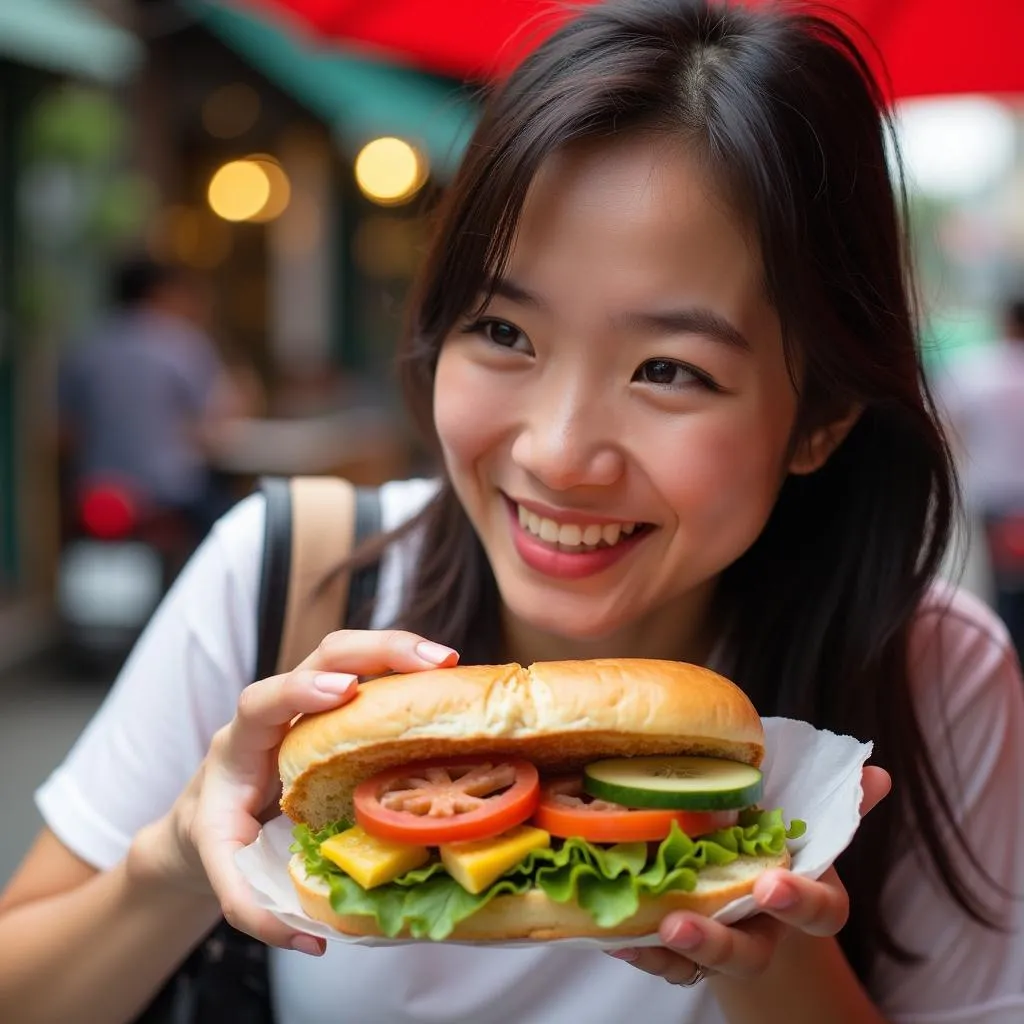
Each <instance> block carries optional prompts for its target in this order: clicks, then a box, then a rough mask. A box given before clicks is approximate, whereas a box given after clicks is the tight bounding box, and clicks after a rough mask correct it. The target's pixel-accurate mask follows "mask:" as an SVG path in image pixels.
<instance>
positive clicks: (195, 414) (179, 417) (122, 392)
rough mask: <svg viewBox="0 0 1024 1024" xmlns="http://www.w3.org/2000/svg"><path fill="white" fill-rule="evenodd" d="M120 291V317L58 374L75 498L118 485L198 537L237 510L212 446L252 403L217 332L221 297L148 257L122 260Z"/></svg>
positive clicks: (116, 295)
mask: <svg viewBox="0 0 1024 1024" xmlns="http://www.w3.org/2000/svg"><path fill="white" fill-rule="evenodd" d="M112 284H113V287H112V296H111V297H112V300H113V304H114V307H115V309H114V312H113V314H112V315H111V316H110V317H109V318H108V319H106V320H105V321H104V322H103V324H102V325H101V326H100V327H99V328H98V329H97V330H95V331H94V332H93V334H92V335H91V336H90V337H88V338H86V339H85V341H84V342H83V343H82V344H79V345H77V346H76V347H75V348H74V349H73V350H72V351H71V352H70V353H69V354H68V356H67V357H66V359H65V361H64V362H63V364H62V366H61V367H60V371H59V388H58V401H59V418H60V434H61V443H62V451H63V453H64V456H65V459H66V462H67V467H68V471H69V473H68V476H69V483H70V486H71V493H75V492H76V491H77V490H78V488H79V487H80V486H82V485H83V484H87V483H88V482H90V481H96V480H104V481H118V482H120V483H121V484H123V485H124V486H126V487H127V488H128V489H129V490H130V492H131V493H132V495H133V497H135V498H136V499H137V500H138V501H140V502H141V503H142V504H143V505H144V506H145V507H146V508H148V509H152V510H159V511H176V512H179V513H181V514H182V515H183V516H184V518H185V519H186V521H187V522H188V524H189V525H190V527H191V529H192V532H193V533H194V539H196V540H198V539H200V538H201V537H202V536H204V535H205V533H206V532H207V530H208V529H209V527H210V526H211V525H212V524H213V522H214V521H215V520H216V519H217V517H218V516H219V515H220V514H221V513H222V512H224V511H225V510H226V508H227V506H228V504H229V498H228V496H227V495H226V494H225V493H224V489H223V487H222V486H221V485H220V484H219V483H218V482H217V480H216V478H215V477H214V474H213V473H212V471H211V467H210V462H209V455H208V453H209V450H210V448H211V446H212V444H213V443H214V441H215V439H216V437H217V434H218V432H219V430H220V429H221V428H222V427H223V425H224V423H225V422H226V421H228V420H229V419H231V418H232V417H234V416H236V415H239V414H241V413H243V412H244V411H245V405H246V401H245V399H244V396H243V394H242V392H241V391H240V389H239V388H238V387H237V386H236V385H235V384H234V382H233V380H232V377H231V374H230V373H229V371H228V369H227V367H226V366H225V364H224V362H223V360H222V359H221V357H220V356H219V354H218V351H217V348H216V346H215V344H214V342H213V341H212V339H211V336H210V333H209V327H210V320H211V312H212V293H211V289H210V287H209V284H208V283H207V282H206V281H204V280H203V279H202V278H201V277H199V276H198V275H197V274H196V273H195V272H193V271H191V270H188V269H186V268H183V267H179V266H174V265H169V264H163V263H159V262H156V261H154V260H151V259H149V258H146V257H134V258H131V259H129V260H127V261H125V262H124V263H123V264H121V265H120V266H119V267H118V268H117V270H116V272H115V273H114V275H113V282H112Z"/></svg>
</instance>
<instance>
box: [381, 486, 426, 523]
mask: <svg viewBox="0 0 1024 1024" xmlns="http://www.w3.org/2000/svg"><path fill="white" fill-rule="evenodd" d="M440 486H441V482H440V480H437V479H436V478H416V479H412V480H392V481H391V482H390V483H386V484H383V485H382V486H381V488H380V504H381V525H382V527H383V529H384V530H397V529H398V528H399V527H401V526H404V525H405V524H406V523H407V522H408V521H409V520H410V519H412V518H414V517H415V516H417V515H419V513H420V512H422V511H423V509H424V508H425V507H426V505H427V503H428V502H429V501H430V500H431V498H433V497H434V496H435V495H436V494H437V492H438V490H439V489H440Z"/></svg>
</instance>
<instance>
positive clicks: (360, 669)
mask: <svg viewBox="0 0 1024 1024" xmlns="http://www.w3.org/2000/svg"><path fill="white" fill-rule="evenodd" d="M457 661H458V654H457V653H456V652H455V651H452V650H450V649H449V648H447V647H442V646H441V645H439V644H435V643H433V642H431V641H429V640H425V639H424V638H423V637H420V636H416V635H415V634H413V633H406V632H402V631H400V630H341V631H340V632H337V633H331V634H330V635H329V636H327V637H326V638H325V639H324V640H323V642H322V643H321V644H320V645H319V647H318V648H317V649H316V650H315V651H314V652H313V653H312V654H311V655H310V656H309V657H308V658H306V660H305V661H304V662H303V663H302V664H301V665H300V666H299V667H298V668H296V669H295V670H294V671H292V672H288V673H286V674H284V675H279V676H271V677H270V678H268V679H261V680H260V681H259V682H255V683H253V684H252V685H251V686H247V687H246V688H245V689H244V690H243V691H242V693H241V696H240V697H239V700H238V708H237V710H236V713H235V717H234V718H233V719H232V720H231V722H229V723H228V724H227V725H226V726H224V727H223V728H222V729H220V730H219V731H218V732H217V733H216V734H215V736H214V738H213V742H212V743H211V745H210V750H209V753H208V754H207V756H206V758H205V759H204V760H203V763H202V764H201V765H200V767H199V770H198V771H197V772H196V774H195V775H194V776H193V778H192V781H191V782H190V783H189V785H188V787H187V789H186V790H185V792H184V793H182V795H181V796H180V797H179V798H178V800H177V801H175V804H174V806H173V807H172V808H171V810H170V811H169V812H168V814H167V815H166V816H165V817H163V818H161V819H159V820H158V821H156V822H154V823H153V824H152V825H149V826H147V827H146V828H144V829H142V830H141V831H140V832H139V833H138V835H137V836H136V837H135V840H134V842H133V843H132V849H131V852H130V853H129V857H128V867H129V871H130V872H131V873H132V874H133V875H134V876H135V877H137V878H139V879H140V881H141V882H142V884H154V883H155V884H160V883H163V884H165V885H166V884H170V885H173V886H176V887H179V888H188V889H190V890H192V891H196V892H200V893H211V892H212V896H214V897H215V898H216V900H217V901H218V902H219V903H220V908H221V913H222V914H223V915H224V917H225V918H226V919H227V921H228V922H229V923H230V924H231V925H232V926H234V927H235V928H237V929H239V930H240V931H243V932H247V933H248V934H249V935H252V936H254V937H256V938H257V939H260V940H261V941H263V942H265V943H267V944H268V945H271V946H280V947H282V948H285V949H298V950H301V951H302V952H306V953H314V954H320V953H322V952H323V948H324V946H323V942H322V940H320V939H318V938H314V937H313V936H311V935H307V934H303V933H299V932H296V931H295V929H294V928H292V927H290V926H288V925H286V924H284V923H283V922H281V921H279V920H278V919H277V918H276V917H274V916H273V915H272V914H270V913H269V912H267V911H265V910H261V909H259V908H258V907H256V906H255V905H254V903H253V901H252V896H251V890H250V888H249V885H248V883H247V882H246V881H245V879H244V878H243V877H242V875H241V874H240V873H239V871H238V869H237V868H236V867H235V853H236V852H237V851H238V850H239V849H241V848H242V847H243V846H247V845H248V844H249V843H251V842H253V841H254V840H255V839H256V836H257V834H258V833H259V830H260V826H261V824H262V822H263V821H264V820H266V819H267V818H269V817H271V816H272V812H273V811H274V810H275V809H276V802H277V799H278V796H279V793H280V777H279V775H278V770H277V751H278V747H279V746H280V744H281V741H282V739H283V738H284V736H285V733H286V732H287V731H288V727H289V724H290V723H291V721H292V719H293V718H295V716H296V715H299V714H308V713H312V712H317V711H326V710H328V709H330V708H334V707H338V706H340V705H342V704H344V703H346V702H347V701H349V700H351V699H352V698H353V697H354V696H355V695H356V692H357V686H358V681H357V676H369V675H379V674H382V673H385V672H389V671H395V672H417V671H424V670H426V669H432V668H438V667H447V666H451V665H454V664H456V663H457Z"/></svg>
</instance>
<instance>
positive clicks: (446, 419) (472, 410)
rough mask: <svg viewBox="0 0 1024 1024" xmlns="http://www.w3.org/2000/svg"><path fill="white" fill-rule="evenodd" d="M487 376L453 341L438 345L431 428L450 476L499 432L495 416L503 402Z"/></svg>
mask: <svg viewBox="0 0 1024 1024" xmlns="http://www.w3.org/2000/svg"><path fill="white" fill-rule="evenodd" d="M490 376H491V375H490V374H486V373H482V372H481V371H480V369H479V368H478V367H475V366H474V365H473V364H472V363H471V362H470V361H469V360H468V359H466V358H465V357H463V356H462V355H460V353H459V351H458V345H457V344H455V345H446V346H445V347H444V348H442V350H441V355H440V358H439V359H438V363H437V373H436V374H435V377H434V429H435V431H436V432H437V437H438V440H439V441H440V443H441V449H442V452H443V453H444V458H445V463H446V464H447V466H448V471H449V473H450V474H451V475H452V476H456V475H458V473H459V472H460V470H461V471H462V472H464V471H465V470H466V468H467V467H468V466H469V465H470V464H472V463H473V462H475V461H476V460H477V459H479V458H480V457H481V456H483V455H484V454H485V453H486V452H487V451H488V450H489V449H490V448H492V447H493V446H494V445H495V444H496V443H497V441H498V439H499V437H500V435H501V431H502V425H501V423H500V422H499V417H500V413H501V410H502V409H503V408H504V407H505V405H506V403H503V402H502V401H501V400H500V396H498V395H495V394H494V393H493V392H494V387H493V385H492V384H491V382H490Z"/></svg>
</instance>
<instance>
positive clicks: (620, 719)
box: [278, 659, 764, 829]
mask: <svg viewBox="0 0 1024 1024" xmlns="http://www.w3.org/2000/svg"><path fill="white" fill-rule="evenodd" d="M463 753H465V754H486V755H495V756H497V755H502V756H506V757H523V758H526V759H528V760H530V761H532V762H533V763H534V764H535V765H536V766H537V767H538V768H539V769H540V770H541V771H542V772H546V773H553V772H562V771H574V770H578V769H579V768H581V767H582V766H583V765H584V764H586V763H587V762H589V761H594V760H596V759H598V758H601V757H615V756H637V755H644V754H648V755H650V754H668V755H672V754H697V755H705V756H719V757H727V758H730V759H732V760H736V761H743V762H745V763H747V764H752V765H759V764H760V763H761V759H762V758H763V756H764V729H763V726H762V724H761V720H760V718H759V716H758V714H757V711H756V709H755V708H754V706H753V704H751V702H750V700H749V699H748V698H747V696H746V694H744V693H743V691H742V690H741V689H740V688H739V687H738V686H736V685H735V684H734V683H732V682H730V681H729V680H728V679H726V678H724V677H723V676H720V675H718V674H717V673H715V672H711V671H710V670H708V669H705V668H701V667H700V666H697V665H688V664H685V663H682V662H676V661H656V660H646V659H598V660H592V661H561V662H539V663H536V664H534V665H531V666H530V667H529V668H523V667H522V666H521V665H516V664H508V665H475V666H467V667H464V668H463V667H456V668H448V669H436V670H432V671H427V672H417V673H412V674H408V675H391V676H384V677H381V678H379V679H374V680H371V681H370V682H367V683H364V684H363V685H362V686H361V688H360V692H359V694H358V695H357V696H356V698H355V699H354V700H352V701H351V702H349V703H348V704H345V705H343V706H342V707H340V708H336V709H334V710H331V711H326V712H323V713H321V714H317V715H307V716H304V717H303V718H301V719H300V720H299V721H298V722H297V723H296V724H295V725H294V726H293V727H292V729H291V730H290V731H289V733H288V735H287V736H286V737H285V739H284V742H283V743H282V745H281V749H280V753H279V757H278V767H279V770H280V775H281V781H282V797H281V809H282V810H283V811H284V813H285V814H287V815H288V816H289V817H290V818H291V819H292V820H293V821H298V822H304V823H306V824H308V825H310V826H311V827H312V828H314V829H316V828H322V827H323V826H324V825H326V824H328V823H329V822H332V821H336V820H338V819H339V818H341V817H346V816H349V815H351V813H352V804H351V794H352V790H353V789H354V788H355V786H356V785H357V784H358V783H359V782H360V781H362V780H363V779H364V778H367V777H368V776H370V775H372V774H374V773H376V772H378V771H381V770H383V769H384V768H389V767H391V766H393V765H397V764H404V763H408V762H412V761H418V760H422V759H425V758H432V757H438V756H446V755H457V754H463Z"/></svg>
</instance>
